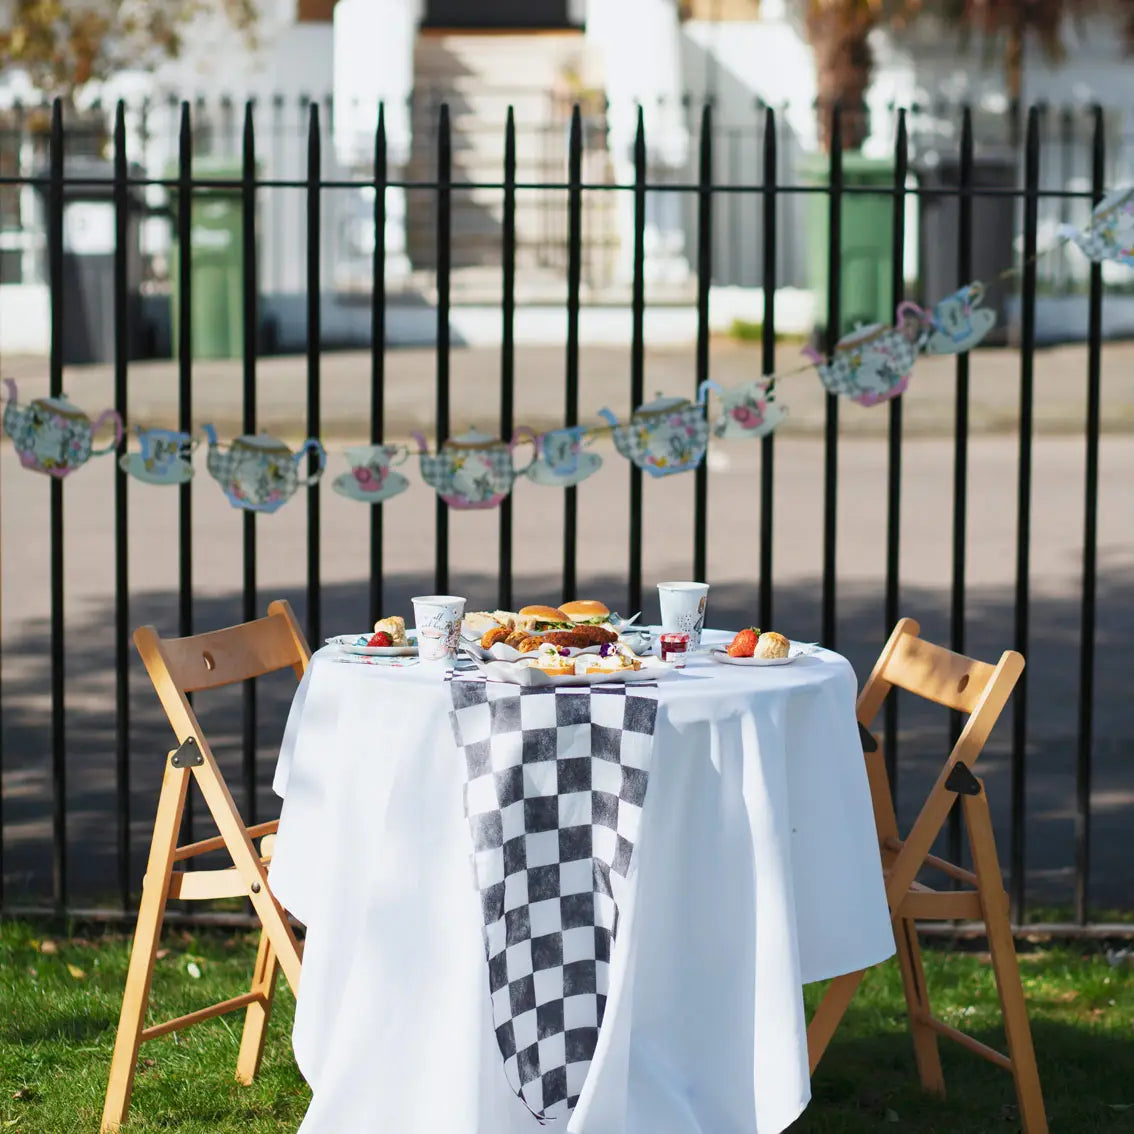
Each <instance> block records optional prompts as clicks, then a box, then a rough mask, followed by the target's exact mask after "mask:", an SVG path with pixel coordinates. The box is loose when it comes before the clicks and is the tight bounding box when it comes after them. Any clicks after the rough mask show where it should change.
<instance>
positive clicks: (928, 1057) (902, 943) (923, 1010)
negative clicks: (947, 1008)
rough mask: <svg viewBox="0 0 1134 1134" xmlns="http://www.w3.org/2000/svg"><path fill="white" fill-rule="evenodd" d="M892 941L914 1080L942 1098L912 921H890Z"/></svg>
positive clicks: (937, 1056)
mask: <svg viewBox="0 0 1134 1134" xmlns="http://www.w3.org/2000/svg"><path fill="white" fill-rule="evenodd" d="M894 941H895V944H896V945H897V947H898V967H899V969H900V970H901V973H902V988H903V990H904V991H905V994H906V1008H907V1010H908V1011H909V1016H910V1033H911V1035H912V1036H913V1046H914V1059H915V1060H916V1062H917V1073H918V1077H919V1078H920V1079H921V1085H922V1086H923V1087H924V1088H925V1089H926V1090H927V1091H933V1092H934V1093H935V1094H939V1095H943V1094H944V1093H945V1073H944V1072H943V1071H942V1070H941V1052H940V1051H939V1049H938V1046H937V1033H936V1032H935V1031H934V1030H933V1029H932V1028H931V1027H929V1026H928V1025H927V1024H926V1023H925V1018H926V1017H927V1016H928V1015H929V988H928V986H927V985H926V982H925V968H924V967H923V966H922V963H921V944H920V943H919V942H918V939H917V925H916V924H915V922H914V919H913V918H912V917H899V918H895V919H894Z"/></svg>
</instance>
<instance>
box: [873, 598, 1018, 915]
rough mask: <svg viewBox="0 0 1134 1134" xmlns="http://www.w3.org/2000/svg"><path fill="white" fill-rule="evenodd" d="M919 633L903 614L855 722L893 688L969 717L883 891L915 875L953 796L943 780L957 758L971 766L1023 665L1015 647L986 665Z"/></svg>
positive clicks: (897, 887)
mask: <svg viewBox="0 0 1134 1134" xmlns="http://www.w3.org/2000/svg"><path fill="white" fill-rule="evenodd" d="M920 633H921V627H920V626H919V625H918V624H917V622H915V621H914V620H913V619H912V618H903V619H902V620H901V621H900V622H899V623H898V624H897V626H895V627H894V632H893V633H892V634H891V635H890V640H889V641H888V642H887V643H886V645H885V647H884V648H883V650H882V653H881V654H880V655H879V657H878V661H877V662H876V663H875V666H874V669H873V671H872V672H871V674H870V677H869V678H868V679H867V682H866V684H865V685H864V686H863V689H862V693H861V694H860V695H859V698H858V705H857V710H856V711H857V715H858V720H859V723H860V724H862V725H863V726H864V727H866V728H869V727H870V725H871V722H872V721H873V720H874V718H875V717H876V716H877V715H878V712H879V710H880V709H881V707H882V704H883V702H884V701H885V700H886V697H887V696H888V695H889V693H890V691H891V690H892V689H895V688H897V689H905V690H907V691H908V692H910V693H913V694H914V695H915V696H918V697H924V698H925V699H926V700H929V701H933V702H935V703H936V704H938V705H944V706H946V708H949V709H955V710H957V711H958V712H961V713H967V714H968V720H967V721H966V722H965V726H964V728H963V729H962V730H961V735H960V736H959V737H958V738H957V743H956V744H955V745H954V746H953V750H952V751H951V752H950V753H949V757H948V759H947V760H946V761H945V764H944V767H943V768H942V769H941V774H940V775H939V776H938V778H937V782H936V783H935V784H934V785H933V789H932V791H931V792H930V793H929V796H928V797H927V799H926V801H925V806H924V807H923V808H922V810H921V813H920V814H919V815H918V817H917V820H916V821H915V822H914V825H913V827H912V828H911V829H910V833H909V835H908V836H907V838H906V839H905V845H904V847H903V851H902V855H901V861H900V862H899V863H897V864H895V868H894V871H893V873H892V875H891V879H890V883H889V885H888V891H889V890H897V891H899V892H900V891H904V890H905V889H906V888H907V887H908V885H909V883H910V882H912V881H913V880H914V878H915V877H916V875H917V872H918V870H919V869H920V867H921V864H922V861H923V860H924V858H925V855H927V854H928V853H929V850H930V847H931V846H932V844H933V840H934V839H935V838H936V837H937V833H938V831H940V830H941V827H942V825H943V824H944V822H945V819H946V818H947V817H948V814H949V811H950V809H951V808H952V806H953V804H954V803H955V802H956V798H957V797H956V795H955V793H954V792H952V791H950V790H949V789H948V788H947V787H946V784H945V781H946V780H947V779H948V778H949V774H950V773H951V772H952V770H953V767H954V765H955V764H957V763H958V762H959V761H963V762H964V763H965V765H966V766H967V767H968V768H969V769H970V770H971V769H972V767H973V765H974V764H975V763H976V762H977V760H978V759H979V758H980V754H981V751H982V750H983V748H984V745H985V742H986V741H987V740H988V737H989V734H990V733H991V732H992V729H993V726H994V725H995V724H996V722H997V720H998V719H999V717H1000V714H1001V712H1003V710H1004V706H1005V705H1006V704H1007V703H1008V698H1009V697H1010V696H1011V695H1012V690H1013V689H1015V687H1016V682H1017V681H1018V680H1019V678H1020V674H1021V673H1023V671H1024V658H1023V656H1022V655H1021V654H1018V653H1017V652H1016V651H1015V650H1005V651H1004V653H1002V654H1001V655H1000V660H999V661H998V662H997V663H996V665H989V664H988V663H987V662H982V661H976V660H974V659H973V658H968V657H965V656H964V655H963V654H956V653H954V652H953V651H952V650H947V649H945V647H943V646H937V645H934V644H933V643H932V642H927V641H925V640H924V639H923V638H921V637H919V635H920ZM907 852H908V853H907Z"/></svg>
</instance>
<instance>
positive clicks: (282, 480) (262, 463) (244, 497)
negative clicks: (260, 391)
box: [202, 425, 327, 512]
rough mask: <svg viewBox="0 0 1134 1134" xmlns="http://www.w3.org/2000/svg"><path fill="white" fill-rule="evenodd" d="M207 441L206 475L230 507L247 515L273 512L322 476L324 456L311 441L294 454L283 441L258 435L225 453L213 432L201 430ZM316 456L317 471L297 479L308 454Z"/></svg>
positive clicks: (234, 444)
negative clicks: (317, 459)
mask: <svg viewBox="0 0 1134 1134" xmlns="http://www.w3.org/2000/svg"><path fill="white" fill-rule="evenodd" d="M202 428H203V429H204V431H205V436H206V437H207V438H208V441H209V455H208V462H207V467H208V470H209V475H210V476H212V478H213V479H214V480H215V481H216V482H217V483H218V484H219V485H220V486H221V489H222V491H223V492H224V494H225V496H227V497H228V499H229V503H231V504H232V505H233V507H235V508H243V509H244V510H245V511H248V512H275V511H277V510H278V509H279V508H281V507H283V505H284V504H286V503H287V502H288V500H290V499H291V498H292V496H294V495H295V492H296V490H297V489H299V488H307V487H310V486H311V485H313V484H315V483H316V482H317V481H318V480H319V478H320V477H321V476H322V475H323V469H324V467H325V466H326V463H327V455H326V453H325V452H324V451H323V446H322V445H320V444H319V442H318V441H316V440H315V439H314V438H313V437H312V438H308V440H306V441H304V443H303V444H302V445H301V446H300V447H299V450H298V452H295V453H293V452H292V451H291V450H290V449H289V448H288V447H287V446H286V445H285V444H284V443H283V442H282V441H277V440H276V438H274V437H269V436H267V435H266V434H263V433H258V434H256V435H255V436H252V435H250V434H245V435H244V436H242V437H237V438H236V440H235V441H233V442H232V444H230V445H229V447H228V451H227V452H224V451H222V450H221V448H220V446H219V444H218V443H217V433H216V430H215V429H214V428H213V427H212V426H211V425H205V426H203V427H202ZM309 449H310V450H311V451H312V452H314V453H316V454H318V457H319V467H318V469H316V470H315V472H314V473H312V474H311V475H310V476H308V477H300V475H299V462H300V461H301V460H302V458H303V454H304V453H305V452H306V451H307V450H309Z"/></svg>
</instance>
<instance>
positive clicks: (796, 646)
mask: <svg viewBox="0 0 1134 1134" xmlns="http://www.w3.org/2000/svg"><path fill="white" fill-rule="evenodd" d="M814 652H815V647H814V646H812V645H810V644H809V643H806V642H792V644H791V648H790V649H789V650H788V656H787V657H786V658H755V657H753V658H734V657H730V656H729V654H728V653H727V651H726V650H724V649H723V648H721V647H720V646H715V647H713V649H711V650H710V651H709V657H711V658H712V659H713V661H715V662H720V663H721V665H752V666H769V665H791V663H792V662H794V661H798V660H799V659H800V658H805V657H808V656H810V655H811V654H813V653H814Z"/></svg>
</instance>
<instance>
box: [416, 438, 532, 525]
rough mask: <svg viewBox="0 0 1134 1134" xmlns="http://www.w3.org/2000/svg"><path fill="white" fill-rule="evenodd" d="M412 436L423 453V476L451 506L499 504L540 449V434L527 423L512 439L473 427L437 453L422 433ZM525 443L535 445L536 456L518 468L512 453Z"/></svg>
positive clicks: (472, 506)
mask: <svg viewBox="0 0 1134 1134" xmlns="http://www.w3.org/2000/svg"><path fill="white" fill-rule="evenodd" d="M412 436H413V438H414V440H415V441H416V442H417V443H418V447H419V452H420V455H421V475H422V479H423V480H424V481H425V482H426V484H428V485H429V486H430V487H431V488H433V489H434V490H435V491H436V492H437V494H438V495H439V496H440V497H441V499H442V500H444V501H445V503H446V504H448V505H449V507H450V508H460V509H470V508H495V507H496V506H497V505H498V504H499V503H500V502H501V501H502V500H503V499H504V498H505V497H506V496H507V495H508V493H509V492H511V491H512V485H513V484H514V483H515V481H516V477H517V476H520V475H521V474H523V473H524V472H526V471H527V469H528V467H529V466H530V465H531V464H532V463H533V462H534V461H535V459H536V456H535V450H537V449H538V442H537V440H536V435H535V434H534V433H533V432H532V431H531V430H530V429H528V428H527V427H526V426H521V427H520V428H519V429H517V430H516V433H515V435H514V436H513V437H512V440H511V441H508V442H505V441H501V440H500V439H499V438H497V437H490V436H489V435H488V434H487V433H480V432H479V431H477V430H475V429H470V430H468V431H467V432H466V433H463V434H461V435H460V436H459V437H451V438H450V439H449V440H448V441H445V442H443V443H442V444H441V447H440V448H439V449H438V451H437V452H436V453H435V454H431V453H429V451H428V446H427V443H426V440H425V438H424V437H423V436H422V435H421V434H420V433H414V434H412ZM524 443H527V444H530V445H531V446H532V448H533V453H532V459H531V460H530V461H529V462H528V464H527V465H524V466H523V467H522V468H519V469H517V468H516V466H515V464H514V463H513V460H512V453H513V450H514V449H515V448H516V446H517V445H520V444H524Z"/></svg>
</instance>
